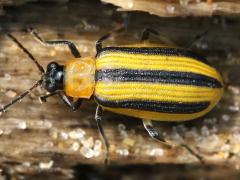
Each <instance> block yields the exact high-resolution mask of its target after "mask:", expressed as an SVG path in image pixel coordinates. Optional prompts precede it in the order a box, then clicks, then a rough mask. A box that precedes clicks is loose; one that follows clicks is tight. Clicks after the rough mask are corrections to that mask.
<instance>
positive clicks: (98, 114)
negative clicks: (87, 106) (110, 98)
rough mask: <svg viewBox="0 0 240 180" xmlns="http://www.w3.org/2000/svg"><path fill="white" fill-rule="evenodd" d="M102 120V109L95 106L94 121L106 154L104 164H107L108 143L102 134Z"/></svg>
mask: <svg viewBox="0 0 240 180" xmlns="http://www.w3.org/2000/svg"><path fill="white" fill-rule="evenodd" d="M102 118H103V109H102V107H101V106H97V109H96V114H95V120H96V123H97V127H98V130H99V133H100V135H101V138H102V139H103V141H104V144H105V149H106V154H105V160H104V164H108V162H109V143H108V140H107V137H106V136H105V133H104V130H103V127H102V124H101V122H102Z"/></svg>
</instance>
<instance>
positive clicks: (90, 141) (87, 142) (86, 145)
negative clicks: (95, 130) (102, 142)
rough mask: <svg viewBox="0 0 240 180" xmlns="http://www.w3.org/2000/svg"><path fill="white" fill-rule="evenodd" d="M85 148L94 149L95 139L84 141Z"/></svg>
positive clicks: (90, 138)
mask: <svg viewBox="0 0 240 180" xmlns="http://www.w3.org/2000/svg"><path fill="white" fill-rule="evenodd" d="M81 143H82V144H83V146H84V147H86V148H92V147H93V137H89V138H88V139H83V140H82V141H81Z"/></svg>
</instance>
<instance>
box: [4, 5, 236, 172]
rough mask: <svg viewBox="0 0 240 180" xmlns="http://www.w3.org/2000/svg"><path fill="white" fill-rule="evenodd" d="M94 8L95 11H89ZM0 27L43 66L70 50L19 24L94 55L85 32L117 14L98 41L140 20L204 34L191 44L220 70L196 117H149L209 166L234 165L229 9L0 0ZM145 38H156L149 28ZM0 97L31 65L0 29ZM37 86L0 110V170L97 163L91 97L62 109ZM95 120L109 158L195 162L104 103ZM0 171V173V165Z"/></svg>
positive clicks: (168, 30) (120, 40)
mask: <svg viewBox="0 0 240 180" xmlns="http://www.w3.org/2000/svg"><path fill="white" fill-rule="evenodd" d="M96 9H97V12H96V11H95V10H96ZM4 10H5V15H2V16H0V27H1V29H4V30H5V31H8V32H11V33H12V34H13V35H14V36H16V37H17V38H18V39H19V41H21V42H22V43H23V45H24V46H25V47H26V48H27V49H28V50H29V51H30V52H31V53H32V54H33V55H34V56H35V57H36V58H37V59H38V60H39V62H40V63H41V64H42V65H43V66H44V67H46V65H47V64H48V63H49V62H50V61H57V62H59V63H63V64H64V63H65V62H67V61H68V60H69V59H71V58H72V56H71V54H70V52H69V50H68V49H67V48H65V47H63V46H60V47H50V46H47V47H45V46H43V45H41V44H39V43H38V42H36V41H35V40H34V38H33V37H32V36H31V35H30V34H29V33H27V32H25V31H23V30H24V29H26V28H28V27H34V28H35V29H37V30H38V32H39V33H40V35H41V36H42V37H43V38H45V39H48V40H49V39H68V40H71V41H73V42H74V43H76V45H77V47H78V49H79V51H80V52H81V53H82V56H88V55H91V56H94V55H95V41H96V40H97V39H98V38H99V37H101V36H102V35H104V34H105V33H107V32H110V31H112V30H113V29H114V28H116V26H118V25H119V24H121V23H123V22H125V23H126V22H127V30H126V32H124V33H121V34H119V35H118V36H115V37H112V38H111V39H110V40H109V41H107V42H106V43H105V45H106V46H107V45H108V46H112V45H117V44H127V43H137V42H139V39H140V34H141V31H142V30H143V29H144V28H145V27H151V28H154V29H156V30H158V31H159V32H160V33H161V34H163V35H164V36H166V37H168V38H170V39H171V40H172V41H174V42H176V44H178V45H180V46H182V47H183V46H184V45H186V44H188V43H189V42H190V41H191V40H192V39H193V38H194V37H195V36H196V35H197V34H200V33H202V32H203V31H205V30H208V34H207V35H206V36H204V37H203V38H202V39H201V40H200V41H199V42H196V43H195V45H194V46H193V50H194V51H196V52H198V53H201V54H203V55H205V56H206V57H207V58H208V60H209V61H210V63H212V64H213V66H215V67H216V68H217V69H218V70H219V71H220V72H221V73H222V74H223V76H224V79H225V82H226V88H225V89H226V90H225V94H224V97H223V99H222V101H221V102H220V103H219V104H218V106H217V107H216V108H215V109H214V110H213V111H212V112H211V113H209V114H208V115H207V116H206V117H203V118H200V119H197V120H194V121H190V122H185V123H161V122H159V123H155V124H156V127H157V128H158V129H159V131H160V132H162V133H163V134H164V135H165V137H166V139H170V140H173V141H175V142H177V143H181V142H184V143H186V144H188V145H189V146H190V147H191V148H192V149H193V150H194V151H196V152H197V153H198V154H200V155H201V156H202V157H203V158H204V161H205V162H206V164H208V165H209V166H213V165H214V164H215V165H218V166H228V168H230V170H231V172H232V171H234V172H235V170H238V169H239V168H240V164H239V162H240V161H239V158H240V118H239V103H240V98H239V93H240V88H239V85H240V80H239V77H238V76H239V66H240V52H239V38H240V34H239V27H240V19H239V18H238V17H227V18H224V17H213V18H184V19H182V18H172V19H165V18H158V17H156V16H152V15H148V14H145V13H127V14H126V13H122V12H116V11H115V8H114V7H113V6H109V5H103V4H101V3H99V2H95V1H94V2H88V1H82V2H81V3H78V2H69V3H63V4H55V3H41V4H40V3H32V4H25V5H22V6H19V7H14V6H12V7H5V8H4ZM152 41H154V42H158V41H159V40H158V39H156V38H152ZM0 46H1V50H0V90H1V93H0V100H1V101H0V103H1V104H5V103H6V102H8V101H10V100H11V99H12V98H13V96H15V94H20V93H21V92H23V91H24V90H26V89H28V88H29V87H30V86H31V85H32V84H33V83H34V82H35V81H36V80H38V79H39V78H40V77H39V73H38V71H37V69H36V67H34V64H33V63H32V62H31V61H30V60H29V59H28V57H27V56H26V55H25V54H24V53H23V52H22V51H21V50H20V49H19V48H18V47H17V46H16V45H15V44H14V43H13V42H12V41H11V40H10V39H9V38H8V37H7V36H6V35H5V34H4V33H1V35H0ZM43 93H45V92H44V90H43V89H41V88H39V89H37V90H35V91H34V92H33V93H31V95H30V96H28V97H27V98H25V99H24V100H22V102H20V103H18V104H16V105H14V107H12V108H11V109H9V110H8V111H7V112H6V113H4V114H2V116H1V121H0V154H1V156H0V165H1V167H2V169H3V171H4V172H8V173H9V174H11V176H16V177H19V176H21V175H22V174H28V175H31V173H32V174H34V173H37V172H42V173H43V172H45V173H47V174H48V173H50V174H51V173H52V174H53V175H56V174H61V175H62V177H72V176H74V173H73V170H72V169H71V167H73V166H76V165H78V164H79V163H81V164H98V165H99V164H103V160H104V158H105V156H104V154H105V149H104V146H103V145H102V142H101V139H100V136H99V134H98V131H97V127H96V124H95V122H94V113H95V108H96V104H95V103H94V101H84V103H83V106H82V107H81V108H80V110H79V111H77V112H74V113H73V112H71V111H70V110H69V109H68V108H67V107H65V105H64V104H63V103H62V102H61V101H60V100H59V99H58V98H57V97H53V98H50V99H49V100H48V102H47V103H44V104H40V102H39V101H38V96H39V95H40V94H43ZM103 126H104V129H105V131H106V135H107V137H108V139H109V142H110V144H111V147H110V149H111V155H110V160H111V164H116V165H124V164H139V163H144V164H153V163H154V164H155V163H170V164H197V165H199V166H200V167H201V164H200V163H199V161H198V160H197V159H196V158H195V157H194V156H193V155H191V154H190V153H189V152H188V151H186V150H185V149H184V148H181V147H176V148H172V149H169V148H167V147H165V146H164V145H162V144H159V143H158V142H156V141H154V140H152V139H151V138H149V136H148V135H147V133H146V132H145V130H144V129H143V127H142V124H141V122H140V120H138V119H132V118H128V117H123V116H119V115H116V114H112V113H109V112H105V116H104V122H103ZM3 176H4V174H3Z"/></svg>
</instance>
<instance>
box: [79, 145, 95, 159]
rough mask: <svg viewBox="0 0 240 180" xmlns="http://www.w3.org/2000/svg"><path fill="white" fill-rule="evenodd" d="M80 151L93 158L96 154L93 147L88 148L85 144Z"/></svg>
mask: <svg viewBox="0 0 240 180" xmlns="http://www.w3.org/2000/svg"><path fill="white" fill-rule="evenodd" d="M80 152H81V153H82V155H83V156H84V157H86V158H88V159H89V158H92V157H93V156H94V151H93V149H91V148H87V147H85V146H83V147H82V148H81V149H80Z"/></svg>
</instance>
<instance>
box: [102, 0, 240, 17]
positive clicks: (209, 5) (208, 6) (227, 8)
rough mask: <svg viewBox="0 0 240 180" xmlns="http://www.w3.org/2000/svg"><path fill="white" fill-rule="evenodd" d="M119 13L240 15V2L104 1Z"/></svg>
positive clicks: (212, 0) (187, 0) (215, 0)
mask: <svg viewBox="0 0 240 180" xmlns="http://www.w3.org/2000/svg"><path fill="white" fill-rule="evenodd" d="M102 2H105V3H111V4H113V5H115V6H118V7H120V8H119V11H144V12H148V13H150V14H154V15H157V16H161V17H177V16H182V17H183V16H213V15H239V14H240V1H239V0H235V1H229V0H200V1H198V0H168V1H166V0H128V1H122V0H102Z"/></svg>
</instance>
